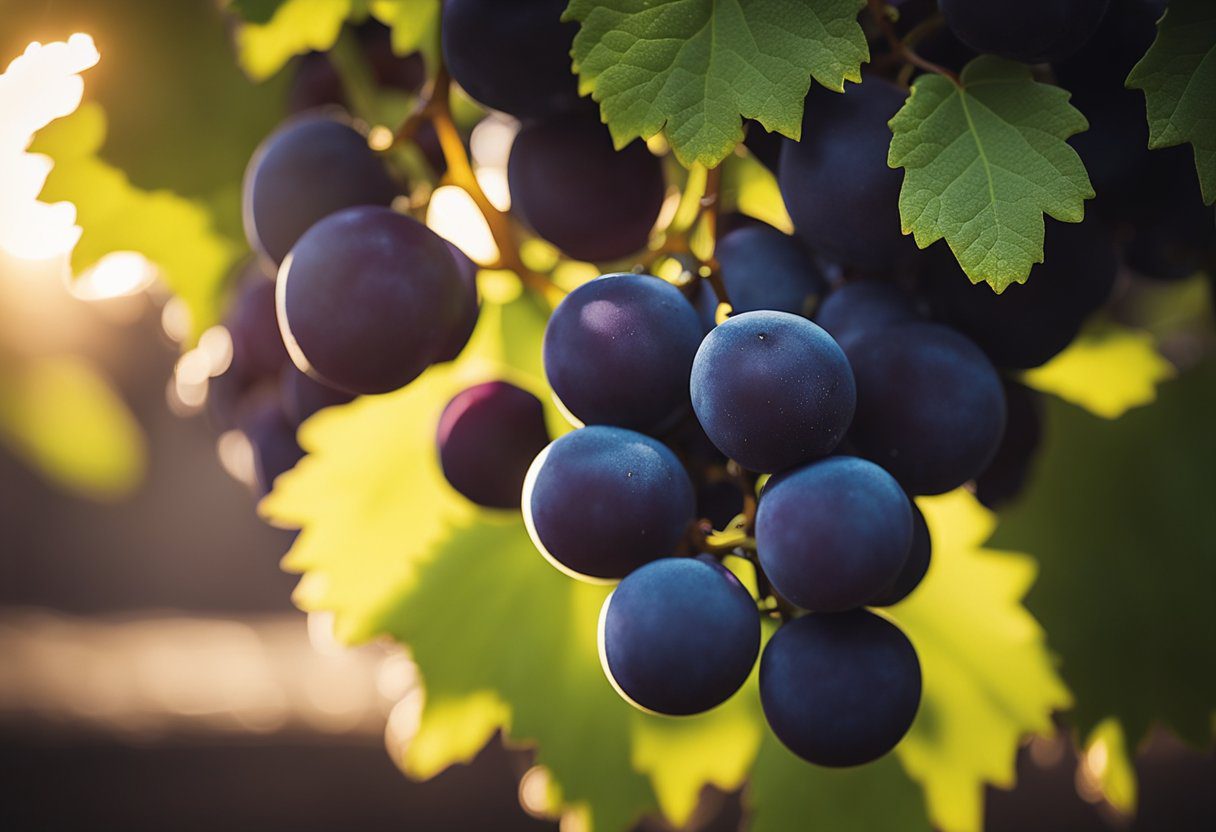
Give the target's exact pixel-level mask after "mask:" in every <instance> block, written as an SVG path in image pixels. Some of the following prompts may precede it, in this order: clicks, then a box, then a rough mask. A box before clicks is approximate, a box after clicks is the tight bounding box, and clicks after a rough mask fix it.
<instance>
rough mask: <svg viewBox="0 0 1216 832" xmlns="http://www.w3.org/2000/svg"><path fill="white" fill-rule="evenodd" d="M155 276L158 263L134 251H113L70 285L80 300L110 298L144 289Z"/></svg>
mask: <svg viewBox="0 0 1216 832" xmlns="http://www.w3.org/2000/svg"><path fill="white" fill-rule="evenodd" d="M155 279H156V266H155V264H153V263H152V261H150V260H149V259H148V258H147V257H144V256H143V255H142V254H140V253H138V252H135V251H112V252H110V253H109V254H107V255H105V256H104V257H102V258H101V259H100V260H98V261H97V263H96V264H94V265H93V266H91V267H90V268H88V269H86V270H85V271H84V273H83V274H81V275H80V277H79V278H77V279H76V280H75V281H73V282H72V284H71V291H72V294H73V295H75V296H76V297H78V298H80V299H81V300H108V299H110V298H121V297H126V296H127V295H134V294H135V293H136V292H142V291H143V290H144V289H146V288H148V286H150V285H151V284H152V281H153V280H155Z"/></svg>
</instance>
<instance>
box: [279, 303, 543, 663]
mask: <svg viewBox="0 0 1216 832" xmlns="http://www.w3.org/2000/svg"><path fill="white" fill-rule="evenodd" d="M530 304H531V301H530V300H529V299H528V298H520V299H519V300H518V301H516V302H515V303H514V304H511V305H510V307H509V309H510V311H509V312H504V307H500V306H497V305H494V304H486V305H485V306H484V307H483V309H482V313H481V318H480V320H479V322H478V326H477V331H476V332H475V333H474V335H473V339H472V341H471V342H470V344H469V346H468V347H466V348H465V351H464V353H463V354H462V355H461V358H460V360H458V361H456V362H453V363H451V364H439V365H436V366H434V367H431V368H430V369H429V370H427V371H426V372H425V373H423V375H422V376H421V377H420V378H418V379H417V380H415V381H414V382H413V383H411V384H409V385H408V386H406V387H404V388H402V389H401V390H398V391H396V392H394V393H389V394H386V395H383V396H364V397H361V398H359V399H357V400H356V401H354V402H352V403H351V404H349V405H343V406H342V407H336V408H329V409H327V410H325V411H322V412H321V413H319V414H318V415H317V416H316V417H314V418H313V419H310V420H309V421H308V422H306V423H305V424H304V425H303V426H302V428H301V430H300V444H301V446H302V447H303V448H304V450H305V451H307V452H308V454H309V455H308V456H307V457H305V458H304V459H303V460H302V461H301V462H300V463H299V464H298V465H297V466H296V468H295V469H293V470H292V471H290V472H288V473H287V474H284V475H282V476H281V477H280V478H279V479H278V481H277V482H276V484H275V489H274V491H273V492H272V493H271V494H270V495H269V496H268V497H266V499H265V500H264V501H263V503H262V506H261V510H262V513H263V514H264V515H265V516H266V517H268V518H269V519H270V520H272V521H273V522H275V523H278V524H280V525H284V526H288V527H293V528H300V529H301V532H300V535H299V537H298V538H297V539H296V542H295V545H294V546H292V549H291V551H290V552H289V553H288V554H287V557H286V559H285V560H284V567H285V568H287V569H288V570H289V571H293V572H300V573H302V574H303V577H302V578H301V580H300V583H299V585H298V586H297V588H296V595H295V598H296V602H297V603H298V604H299V605H300V606H301V607H303V608H304V609H306V610H329V611H332V612H334V613H336V631H337V633H338V635H339V637H340V638H343V639H344V640H348V641H358V640H362V639H366V638H370V637H371V636H373V635H375V634H376V633H377V632H378V630H377V627H378V626H379V623H380V621H379V614H380V613H381V612H382V611H383V610H384V609H385V607H386V606H388V605H390V604H392V603H393V602H394V601H395V600H396V598H397V597H398V596H399V595H400V594H401V592H402V591H403V588H405V587H408V586H409V585H410V584H411V582H412V581H413V579H414V577H415V574H416V569H417V567H418V565H419V564H420V563H422V562H425V561H426V560H428V559H429V558H430V557H432V555H433V551H434V550H435V549H436V548H437V547H438V546H439V545H440V544H441V543H442V542H443V541H444V540H445V538H446V536H447V534H448V533H449V531H450V530H451V529H452V528H458V527H462V526H464V525H467V524H468V523H470V522H471V521H472V520H473V519H474V518H475V517H476V516H477V514H478V511H477V509H476V507H475V506H474V505H473V504H472V503H470V502H469V501H468V500H466V499H465V498H463V497H462V496H460V495H459V494H458V493H457V492H456V491H455V490H453V489H452V488H451V486H449V485H448V484H447V481H446V480H445V479H444V478H443V473H442V471H441V470H440V468H439V462H438V452H437V451H436V448H435V431H436V428H437V425H438V423H439V415H440V413H441V412H442V410H443V408H444V407H445V406H446V405H447V403H448V402H449V401H450V400H451V399H452V397H453V396H455V395H456V394H457V393H459V392H460V391H461V390H463V389H464V388H466V387H469V386H471V385H473V384H477V383H479V382H482V381H486V380H489V379H491V378H496V377H508V378H511V379H513V380H515V381H516V382H518V383H522V384H524V385H525V386H531V387H533V388H536V387H537V384H538V382H537V381H536V379H535V378H532V377H527V378H521V377H520V373H519V372H518V371H513V370H512V369H511V368H510V367H508V366H507V365H506V363H505V361H506V358H505V353H506V347H505V344H504V339H503V336H502V322H503V318H504V316H507V315H509V316H510V317H511V320H512V324H513V329H512V337H513V338H521V339H522V340H525V341H527V340H528V339H527V337H526V335H525V334H524V333H525V331H526V329H527V328H528V326H531V328H532V329H534V330H537V331H539V330H540V329H541V328H542V327H543V318H541V317H540V316H539V315H537V314H536V313H535V312H533V313H532V318H531V320H530V321H529V318H528V314H529V313H528V312H527V311H526V307H528V306H529V305H530ZM517 305H518V308H517ZM531 308H532V309H535V307H534V306H533V307H531ZM540 392H541V393H542V394H543V386H542V389H541V390H540ZM544 398H548V396H547V395H545V396H544Z"/></svg>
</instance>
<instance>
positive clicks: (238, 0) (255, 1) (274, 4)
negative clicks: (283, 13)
mask: <svg viewBox="0 0 1216 832" xmlns="http://www.w3.org/2000/svg"><path fill="white" fill-rule="evenodd" d="M285 2H287V0H231V2H229V3H228V5H227V6H225V7H224V8H226V9H227V10H228V11H230V12H234V13H235V14H239V15H240V16H241V20H244V21H247V22H249V23H267V22H269V21H270V18H272V17H274V13H275V12H276V11H278V9H279V6H281V5H283V3H285Z"/></svg>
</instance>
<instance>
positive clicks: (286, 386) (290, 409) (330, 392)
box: [279, 363, 355, 425]
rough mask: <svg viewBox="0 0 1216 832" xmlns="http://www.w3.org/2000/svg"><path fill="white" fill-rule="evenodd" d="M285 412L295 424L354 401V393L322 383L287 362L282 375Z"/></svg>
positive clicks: (281, 384)
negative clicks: (328, 408)
mask: <svg viewBox="0 0 1216 832" xmlns="http://www.w3.org/2000/svg"><path fill="white" fill-rule="evenodd" d="M279 384H280V391H281V397H282V402H283V412H284V413H285V414H286V415H287V418H288V419H290V420H291V421H292V422H294V423H295V424H297V425H298V424H300V423H301V422H303V421H304V420H305V419H307V418H308V417H309V416H312V415H313V414H314V413H316V412H317V411H320V410H324V409H325V408H327V407H336V406H338V405H341V404H347V403H348V402H351V401H354V398H355V396H354V394H352V393H348V392H346V391H345V390H339V389H337V388H336V387H330V386H329V385H327V384H322V383H321V382H319V381H317V380H316V379H315V378H310V377H309V376H308V375H307V374H305V373H302V372H300V368H299V367H297V366H296V365H295V364H291V363H289V364H287V366H285V367H284V368H283V373H282V376H281V377H280V382H279Z"/></svg>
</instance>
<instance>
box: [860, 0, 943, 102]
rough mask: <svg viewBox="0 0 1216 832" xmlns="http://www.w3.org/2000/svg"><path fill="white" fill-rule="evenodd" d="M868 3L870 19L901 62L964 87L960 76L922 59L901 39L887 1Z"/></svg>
mask: <svg viewBox="0 0 1216 832" xmlns="http://www.w3.org/2000/svg"><path fill="white" fill-rule="evenodd" d="M866 2H867V4H868V5H869V8H870V17H871V18H873V20H874V23H875V24H877V26H878V29H879V31H880V32H882V36H883V37H884V38H885V39H886V41H887V45H888V46H890V47H891V53H892V54H894V55H897V56H899V58H900V60H902V61H903V62H904V63H906V64H908V65H910V66H914V67H917V68H918V69H921V70H924V71H925V72H932V73H934V74H937V75H942V76H944V77H946V78H949V79H950V80H951V81H953V82H954V84H955V86H962V84H961V82H960V81H959V79H958V75H956V74H955V73H954V72H951V71H950V70H948V69H946V68H945V67H944V66H941V65H940V64H935V63H933V61H930V60H928V59H926V58H922V57H921V56H920V55H918V54H917V53H916V51H915V50H914V49H913V48H912V47H911V46H910V45H909V43H908V42H905V41H903V40H901V39H900V37H899V33H897V32H896V31H895V27H894V26H893V25H891V18H889V17H887V11H886V10H887V4H886V0H866ZM915 31H916V30H915V29H913V32H915ZM913 32H909V33H908V34H909V35H911V34H912V33H913ZM922 34H923V33H922ZM919 37H920V36H919V35H918V38H919Z"/></svg>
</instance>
